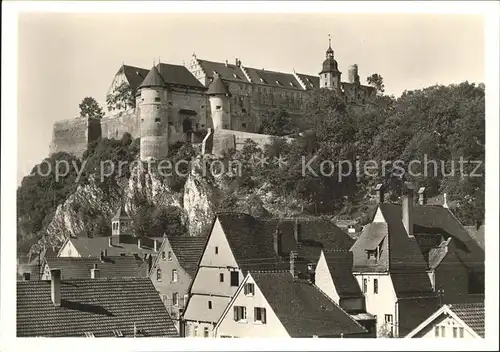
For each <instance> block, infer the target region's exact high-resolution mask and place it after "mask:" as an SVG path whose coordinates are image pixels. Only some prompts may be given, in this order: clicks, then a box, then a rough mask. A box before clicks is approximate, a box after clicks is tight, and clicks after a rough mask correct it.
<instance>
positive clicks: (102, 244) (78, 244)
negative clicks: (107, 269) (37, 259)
mask: <svg viewBox="0 0 500 352" xmlns="http://www.w3.org/2000/svg"><path fill="white" fill-rule="evenodd" d="M110 239H111V241H112V247H110V246H109V240H110ZM137 239H138V238H137V237H134V236H132V235H120V236H111V237H92V238H91V237H75V238H70V239H68V240H69V241H71V243H72V244H73V246H75V248H76V249H77V251H78V253H80V255H81V256H82V257H99V256H100V254H101V251H102V250H106V251H107V254H106V255H108V256H119V255H121V254H126V255H133V254H134V253H136V254H138V255H141V256H142V255H144V254H151V255H156V252H155V251H154V247H153V245H152V241H153V240H156V241H162V238H161V237H160V238H153V237H149V238H142V242H143V243H142V244H141V248H139V246H138V243H137ZM159 247H160V246H159V245H158V247H157V248H159Z"/></svg>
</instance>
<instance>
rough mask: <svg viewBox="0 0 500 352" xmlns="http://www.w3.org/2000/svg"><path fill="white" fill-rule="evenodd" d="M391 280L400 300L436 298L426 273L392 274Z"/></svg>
mask: <svg viewBox="0 0 500 352" xmlns="http://www.w3.org/2000/svg"><path fill="white" fill-rule="evenodd" d="M391 279H392V285H393V286H394V291H395V292H396V296H397V297H398V298H404V297H415V296H425V297H427V296H432V297H435V296H436V294H435V293H434V291H433V290H432V286H431V282H430V279H429V276H428V275H427V273H426V272H424V271H422V272H413V273H398V274H394V273H391Z"/></svg>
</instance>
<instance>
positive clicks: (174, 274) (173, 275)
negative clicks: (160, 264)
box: [172, 269, 177, 282]
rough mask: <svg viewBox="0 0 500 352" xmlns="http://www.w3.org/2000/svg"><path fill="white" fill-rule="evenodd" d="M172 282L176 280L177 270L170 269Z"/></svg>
mask: <svg viewBox="0 0 500 352" xmlns="http://www.w3.org/2000/svg"><path fill="white" fill-rule="evenodd" d="M172 282H177V270H175V269H172Z"/></svg>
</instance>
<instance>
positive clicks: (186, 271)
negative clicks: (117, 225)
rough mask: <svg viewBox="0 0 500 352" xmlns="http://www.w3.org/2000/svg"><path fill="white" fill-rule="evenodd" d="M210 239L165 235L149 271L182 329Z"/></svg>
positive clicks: (177, 325) (171, 313)
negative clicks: (202, 257)
mask: <svg viewBox="0 0 500 352" xmlns="http://www.w3.org/2000/svg"><path fill="white" fill-rule="evenodd" d="M206 241H207V239H206V237H195V236H171V237H167V236H165V237H163V243H162V244H161V246H160V248H159V250H158V255H157V256H156V259H155V261H154V262H153V264H152V266H151V270H150V272H149V277H150V279H151V281H152V282H153V285H154V286H155V288H156V291H158V293H159V294H160V297H161V298H162V301H163V303H164V304H165V307H166V308H167V311H168V313H169V314H170V316H171V317H172V319H173V321H174V322H175V325H176V328H177V329H178V330H179V331H180V317H181V314H182V312H183V310H184V308H185V306H186V302H187V296H188V289H189V285H190V284H191V281H192V280H193V277H194V275H195V273H196V268H197V266H198V262H199V261H200V257H201V255H202V253H203V249H204V248H205V242H206Z"/></svg>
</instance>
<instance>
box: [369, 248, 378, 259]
mask: <svg viewBox="0 0 500 352" xmlns="http://www.w3.org/2000/svg"><path fill="white" fill-rule="evenodd" d="M366 254H367V255H368V259H375V260H376V259H378V258H377V250H376V249H367V250H366Z"/></svg>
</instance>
